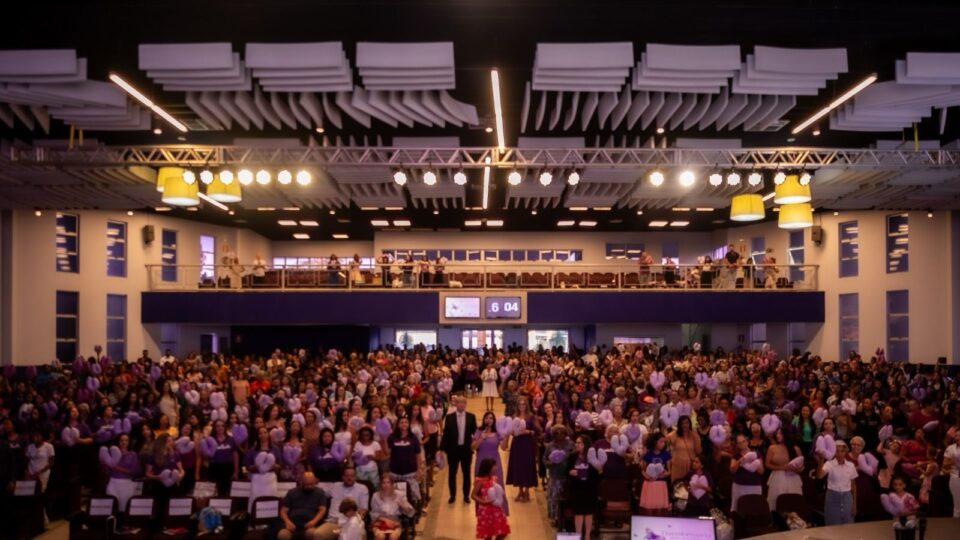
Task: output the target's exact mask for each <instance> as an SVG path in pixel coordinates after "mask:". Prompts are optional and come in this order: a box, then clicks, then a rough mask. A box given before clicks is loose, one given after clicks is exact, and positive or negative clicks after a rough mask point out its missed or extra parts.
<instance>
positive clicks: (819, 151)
mask: <svg viewBox="0 0 960 540" xmlns="http://www.w3.org/2000/svg"><path fill="white" fill-rule="evenodd" d="M0 162H7V163H8V164H14V163H15V164H18V165H21V166H31V165H32V166H46V167H50V166H53V167H65V168H69V167H97V168H100V167H126V166H132V165H147V166H164V165H179V166H187V167H202V166H205V165H209V166H214V165H216V166H243V165H249V166H251V167H253V166H263V167H282V166H289V167H295V166H302V167H390V168H427V167H429V168H434V169H461V168H462V169H478V168H483V167H487V166H491V167H497V168H516V169H542V168H576V169H589V168H604V169H609V168H624V169H650V168H654V167H664V168H668V167H711V168H715V169H717V168H719V169H776V168H808V169H818V168H821V167H839V168H869V169H875V168H887V169H898V168H904V167H936V168H941V167H944V168H952V167H957V168H960V150H923V151H918V152H910V151H905V150H873V149H840V148H796V147H785V148H743V149H722V150H709V149H696V150H694V149H680V148H548V149H524V148H506V149H502V150H501V149H497V148H489V147H476V148H394V147H343V146H327V147H317V146H315V147H302V148H259V147H258V148H251V147H243V146H197V145H160V146H104V147H101V148H96V149H70V150H68V149H51V148H26V149H24V148H11V149H9V150H8V151H7V152H5V155H3V156H0Z"/></svg>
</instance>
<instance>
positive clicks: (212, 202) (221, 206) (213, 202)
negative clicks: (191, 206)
mask: <svg viewBox="0 0 960 540" xmlns="http://www.w3.org/2000/svg"><path fill="white" fill-rule="evenodd" d="M197 197H200V198H201V199H203V200H204V201H206V202H208V203H210V204H212V205H214V206H216V207H217V208H219V209H221V210H223V211H224V212H227V211H229V210H230V209H229V208H227V205H225V204H223V203H222V202H220V201H216V200H214V199H211V198H210V197H208V196H207V194H206V193H197Z"/></svg>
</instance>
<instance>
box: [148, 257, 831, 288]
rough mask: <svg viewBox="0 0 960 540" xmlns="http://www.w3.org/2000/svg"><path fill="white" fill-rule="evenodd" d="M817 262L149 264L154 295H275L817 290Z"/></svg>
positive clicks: (150, 282)
mask: <svg viewBox="0 0 960 540" xmlns="http://www.w3.org/2000/svg"><path fill="white" fill-rule="evenodd" d="M817 268H818V267H817V265H811V264H777V265H769V264H757V265H750V266H738V267H729V266H727V265H725V264H724V263H714V264H711V265H701V264H669V265H662V264H652V265H649V266H645V267H641V266H640V265H638V264H637V263H636V262H633V263H608V264H582V263H555V264H539V263H506V262H504V263H497V262H482V263H481V262H478V263H459V262H458V263H448V264H446V265H445V266H444V267H443V269H442V271H439V272H438V271H436V269H434V271H432V272H431V271H429V269H428V268H427V267H421V266H420V265H418V264H416V263H415V264H413V265H404V264H390V265H378V266H376V267H374V268H360V269H359V270H358V271H357V270H354V271H351V269H350V268H349V266H348V265H346V264H343V265H341V266H340V267H339V268H330V267H326V266H322V267H316V266H314V267H306V266H300V267H272V266H268V265H252V264H247V265H241V264H237V265H217V266H213V265H206V266H201V265H166V264H148V265H147V273H148V276H149V287H150V290H151V291H209V290H214V291H216V290H237V291H275V290H298V291H301V290H321V291H322V290H335V291H343V290H376V289H379V290H410V289H421V290H436V289H458V288H463V289H490V290H502V289H530V290H543V289H549V290H564V291H577V290H584V289H587V290H597V289H602V290H672V291H702V290H718V291H744V290H777V291H784V290H787V291H789V290H801V291H810V290H816V289H817Z"/></svg>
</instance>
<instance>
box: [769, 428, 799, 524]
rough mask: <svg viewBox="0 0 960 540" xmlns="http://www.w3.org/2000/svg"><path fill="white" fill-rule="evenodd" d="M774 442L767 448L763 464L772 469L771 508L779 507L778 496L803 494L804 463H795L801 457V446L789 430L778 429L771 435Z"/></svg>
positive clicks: (770, 486) (770, 484)
mask: <svg viewBox="0 0 960 540" xmlns="http://www.w3.org/2000/svg"><path fill="white" fill-rule="evenodd" d="M771 440H772V444H770V448H768V449H767V455H766V458H765V459H764V462H763V466H764V467H765V468H766V469H767V470H768V471H770V478H768V479H767V487H768V488H769V489H768V491H767V503H768V504H769V505H770V508H776V507H777V498H778V497H779V496H780V495H783V494H784V493H798V494H801V495H802V494H803V482H802V481H801V479H800V473H802V472H803V465H802V464H800V465H797V464H795V463H793V460H794V459H796V458H797V457H800V455H801V454H800V448H798V447H797V445H796V444H795V443H794V442H793V439H792V438H791V437H790V435H789V433H788V432H785V431H783V429H782V428H781V429H777V431H775V432H774V433H773V435H772V436H771Z"/></svg>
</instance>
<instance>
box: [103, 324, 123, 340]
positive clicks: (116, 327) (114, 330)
mask: <svg viewBox="0 0 960 540" xmlns="http://www.w3.org/2000/svg"><path fill="white" fill-rule="evenodd" d="M126 323H127V321H126V320H125V319H107V339H123V338H124V337H125V335H126V325H127V324H126Z"/></svg>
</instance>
